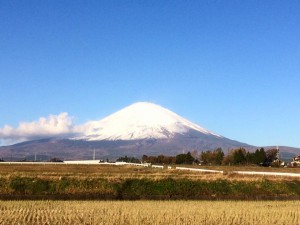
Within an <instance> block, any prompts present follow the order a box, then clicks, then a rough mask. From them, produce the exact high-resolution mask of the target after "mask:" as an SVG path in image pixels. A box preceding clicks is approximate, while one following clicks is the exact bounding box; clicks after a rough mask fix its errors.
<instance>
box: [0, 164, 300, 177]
mask: <svg viewBox="0 0 300 225" xmlns="http://www.w3.org/2000/svg"><path fill="white" fill-rule="evenodd" d="M187 167H193V166H187ZM173 168H175V166H174V167H173ZM193 168H202V169H211V170H222V171H224V174H211V173H202V172H201V173H200V172H191V171H178V170H174V169H171V170H167V169H163V170H162V169H153V168H145V167H136V166H113V165H61V164H58V165H49V164H46V165H7V164H0V177H1V176H2V177H5V176H11V175H17V176H26V177H47V178H51V177H53V178H57V177H58V176H67V177H82V176H84V177H91V178H92V177H97V178H105V179H116V178H117V179H118V178H122V179H126V178H149V179H155V180H156V179H165V178H172V179H183V178H187V179H190V180H216V179H226V180H255V179H260V178H261V176H247V175H246V176H244V175H237V174H232V173H231V172H232V171H237V170H241V171H265V172H287V173H300V168H266V167H258V166H205V167H204V166H194V167H193ZM268 179H273V180H289V179H290V178H286V177H269V178H268ZM293 179H299V178H293Z"/></svg>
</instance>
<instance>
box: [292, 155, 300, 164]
mask: <svg viewBox="0 0 300 225" xmlns="http://www.w3.org/2000/svg"><path fill="white" fill-rule="evenodd" d="M291 164H292V165H293V166H300V155H298V156H295V157H293V161H292V163H291Z"/></svg>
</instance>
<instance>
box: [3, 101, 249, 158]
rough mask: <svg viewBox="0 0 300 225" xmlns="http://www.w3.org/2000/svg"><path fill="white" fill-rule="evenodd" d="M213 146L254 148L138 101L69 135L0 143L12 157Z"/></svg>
mask: <svg viewBox="0 0 300 225" xmlns="http://www.w3.org/2000/svg"><path fill="white" fill-rule="evenodd" d="M218 147H221V148H223V149H224V150H227V149H229V148H238V147H245V148H253V146H250V145H248V144H245V143H241V142H238V141H234V140H231V139H228V138H225V137H223V136H221V135H218V134H216V133H213V132H211V131H209V130H207V129H205V128H203V127H201V126H199V125H197V124H194V123H192V122H190V121H189V120H187V119H185V118H183V117H181V116H179V115H177V114H176V113H174V112H172V111H170V110H168V109H166V108H163V107H161V106H159V105H156V104H153V103H148V102H138V103H134V104H132V105H130V106H128V107H126V108H124V109H121V110H120V111H118V112H116V113H113V114H111V115H109V116H107V117H105V118H103V119H101V120H98V121H90V122H88V123H86V124H84V125H81V126H78V127H76V135H74V136H73V137H71V138H65V137H55V138H52V137H49V138H44V139H40V140H33V141H27V142H22V143H18V144H15V145H11V146H5V147H0V154H1V157H2V158H4V160H5V157H11V156H13V157H14V159H15V160H20V159H24V158H26V159H32V158H33V157H34V156H35V154H37V155H39V156H40V158H39V159H41V160H45V159H47V158H52V157H59V158H62V159H64V160H67V159H91V158H92V156H93V152H94V151H95V152H96V158H101V159H106V158H110V159H115V158H117V157H120V156H125V155H127V156H135V157H140V156H142V155H144V154H145V155H158V154H165V155H176V154H179V153H183V152H185V153H187V152H188V151H193V150H197V151H202V150H214V149H216V148H218Z"/></svg>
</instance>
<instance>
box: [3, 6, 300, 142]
mask: <svg viewBox="0 0 300 225" xmlns="http://www.w3.org/2000/svg"><path fill="white" fill-rule="evenodd" d="M299 12H300V2H299V1H296V0H295V1H293V0H290V1H276V0H272V1H271V0H270V1H268V0H266V1H254V0H251V1H250V0H249V1H237V0H236V1H234V0H230V1H220V0H214V1H211V0H206V1H114V0H113V1H83V0H82V1H76V0H72V1H55V0H51V1H38V0H37V1H30V0H27V1H0V84H1V86H0V102H1V107H0V131H2V133H3V130H4V126H5V125H9V126H10V127H13V128H16V127H18V126H19V123H21V122H26V121H27V122H34V121H37V120H39V118H40V117H45V118H47V117H48V116H49V115H50V114H51V115H59V114H61V113H62V112H67V113H68V115H69V116H70V117H72V118H73V123H75V124H82V123H85V122H87V121H89V120H96V119H101V118H103V117H104V116H107V115H109V114H110V113H113V112H115V111H117V110H119V109H121V108H123V107H125V106H127V105H129V104H132V103H134V102H138V101H150V102H153V103H157V104H159V105H161V106H164V107H166V108H168V109H170V110H172V111H174V112H176V113H177V114H179V115H181V116H183V117H186V118H187V119H189V120H191V121H193V122H195V123H197V124H199V125H201V126H203V127H205V128H207V129H210V130H212V131H213V132H215V133H218V134H221V135H223V136H225V137H228V138H231V139H235V140H238V141H242V142H246V143H249V144H253V145H257V146H264V145H277V144H278V145H288V146H294V147H300V116H299V115H300V88H299V86H300V42H299V40H300V26H299V21H300V13H299ZM64 118H65V117H64ZM0 133H1V132H0ZM0 139H1V137H0Z"/></svg>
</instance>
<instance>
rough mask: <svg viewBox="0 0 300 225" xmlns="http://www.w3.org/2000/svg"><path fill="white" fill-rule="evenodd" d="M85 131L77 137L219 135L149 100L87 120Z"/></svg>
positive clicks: (134, 138)
mask: <svg viewBox="0 0 300 225" xmlns="http://www.w3.org/2000/svg"><path fill="white" fill-rule="evenodd" d="M84 130H85V132H84V134H83V136H81V137H79V138H77V139H85V140H89V141H94V140H137V139H149V138H155V139H166V138H171V137H173V136H175V135H176V134H184V133H187V132H188V131H190V130H196V131H198V132H201V133H203V134H207V135H214V136H217V137H220V136H219V135H217V134H214V133H212V132H210V131H208V130H206V129H204V128H202V127H200V126H198V125H196V124H194V123H192V122H190V121H188V120H186V119H184V118H183V117H181V116H179V115H177V114H175V113H174V112H172V111H170V110H168V109H166V108H163V107H161V106H159V105H156V104H153V103H148V102H138V103H134V104H132V105H130V106H128V107H125V108H124V109H122V110H120V111H118V112H116V113H113V114H111V115H109V116H107V117H105V118H104V119H102V120H99V121H91V122H88V123H87V124H85V125H84Z"/></svg>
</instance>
